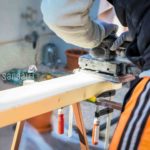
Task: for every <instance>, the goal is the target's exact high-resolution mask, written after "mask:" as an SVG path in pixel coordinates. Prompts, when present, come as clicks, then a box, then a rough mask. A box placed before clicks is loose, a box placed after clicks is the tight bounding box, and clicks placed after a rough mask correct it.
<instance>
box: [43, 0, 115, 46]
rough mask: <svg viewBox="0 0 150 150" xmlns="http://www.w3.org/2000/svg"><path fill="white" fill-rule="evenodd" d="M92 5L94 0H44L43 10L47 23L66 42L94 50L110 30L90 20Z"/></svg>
mask: <svg viewBox="0 0 150 150" xmlns="http://www.w3.org/2000/svg"><path fill="white" fill-rule="evenodd" d="M92 3H93V0H43V1H42V6H41V9H42V13H43V17H44V21H45V23H46V24H47V25H48V27H49V28H50V29H51V30H53V31H54V32H55V33H56V34H57V35H58V36H59V37H61V38H62V39H63V40H64V41H66V42H68V43H71V44H74V45H77V46H80V47H84V48H94V47H97V46H98V45H99V44H100V43H101V41H102V40H103V39H104V38H105V37H106V32H107V31H108V30H107V31H106V29H105V27H104V26H103V25H102V24H97V23H96V22H94V21H92V20H91V19H90V17H89V9H90V8H91V6H92ZM113 28H114V27H113ZM112 30H113V29H111V30H110V31H112Z"/></svg>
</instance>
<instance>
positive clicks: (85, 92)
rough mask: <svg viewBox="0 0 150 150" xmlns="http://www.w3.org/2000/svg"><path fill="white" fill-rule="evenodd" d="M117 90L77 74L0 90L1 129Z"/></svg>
mask: <svg viewBox="0 0 150 150" xmlns="http://www.w3.org/2000/svg"><path fill="white" fill-rule="evenodd" d="M120 87H121V84H113V83H110V82H105V81H102V80H101V79H100V78H99V77H98V76H91V75H88V74H85V73H76V74H73V75H68V76H65V77H60V78H56V79H52V80H49V81H43V82H39V83H35V84H32V85H27V86H22V87H18V88H14V89H9V90H5V91H0V120H1V121H0V127H4V126H6V125H10V124H13V123H16V122H18V121H22V120H26V119H29V118H31V117H34V116H37V115H40V114H43V113H46V112H49V111H52V110H55V109H58V108H61V107H65V106H68V105H71V104H74V103H77V102H80V101H82V100H85V99H87V98H90V97H92V96H93V95H98V94H99V93H103V92H105V91H108V90H111V89H119V88H120Z"/></svg>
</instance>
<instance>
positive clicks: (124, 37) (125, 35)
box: [110, 31, 133, 51]
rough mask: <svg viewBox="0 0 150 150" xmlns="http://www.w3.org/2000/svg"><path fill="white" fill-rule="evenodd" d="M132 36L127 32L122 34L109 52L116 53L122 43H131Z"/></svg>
mask: <svg viewBox="0 0 150 150" xmlns="http://www.w3.org/2000/svg"><path fill="white" fill-rule="evenodd" d="M132 41H133V36H132V35H131V33H130V32H129V31H127V32H124V33H122V34H121V35H120V36H119V37H118V38H117V40H116V41H115V42H114V43H113V45H112V47H111V48H110V50H112V51H116V50H117V49H118V48H119V47H120V46H121V45H122V44H123V43H124V42H132Z"/></svg>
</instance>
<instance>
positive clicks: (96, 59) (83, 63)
mask: <svg viewBox="0 0 150 150" xmlns="http://www.w3.org/2000/svg"><path fill="white" fill-rule="evenodd" d="M116 39H117V36H116V35H115V34H112V35H110V36H108V37H107V38H106V39H104V40H103V41H102V43H101V44H100V46H98V47H97V48H94V49H92V50H91V51H90V54H88V55H83V56H81V57H80V58H79V62H78V63H79V69H77V70H75V72H85V73H89V74H92V75H98V76H99V77H100V78H102V79H104V80H106V81H111V82H121V83H123V82H128V81H131V80H133V79H135V76H136V75H138V74H139V72H140V71H139V69H138V68H137V67H136V66H134V65H133V64H132V62H130V61H129V60H128V59H127V57H126V56H125V51H126V49H127V47H128V46H129V44H130V43H129V42H125V43H124V44H123V45H121V46H120V47H119V48H118V49H117V50H116V51H111V50H110V47H111V46H112V44H113V43H114V41H115V40H116Z"/></svg>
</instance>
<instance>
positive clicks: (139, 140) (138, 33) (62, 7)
mask: <svg viewBox="0 0 150 150" xmlns="http://www.w3.org/2000/svg"><path fill="white" fill-rule="evenodd" d="M108 1H109V2H110V3H111V4H112V5H114V7H115V11H116V13H117V16H118V18H119V20H120V22H121V23H122V25H124V26H127V27H128V28H129V32H125V33H123V34H122V35H121V36H120V37H119V38H118V39H117V40H116V41H115V42H114V44H113V46H112V47H111V50H116V49H117V48H118V47H119V46H120V45H121V44H122V43H123V42H124V41H126V40H127V41H131V42H132V43H131V45H130V46H129V47H128V49H127V52H126V54H127V56H128V58H129V59H130V60H131V61H132V62H133V63H135V64H136V65H138V66H140V68H141V70H142V73H141V74H140V79H139V80H137V81H136V82H135V84H134V85H133V86H132V87H131V89H130V90H129V92H128V94H127V95H126V97H125V101H124V106H123V111H122V114H121V116H120V120H119V122H118V125H117V128H116V130H115V133H114V136H113V138H112V142H111V144H110V148H109V149H110V150H137V149H139V150H149V149H150V82H149V81H150V34H149V31H150V21H149V20H150V1H149V0H108ZM92 2H93V0H55V1H53V0H43V3H42V12H43V15H44V20H45V22H46V23H47V25H48V26H49V27H50V28H51V29H52V30H53V31H54V32H55V33H56V34H57V35H58V36H60V37H61V38H63V39H64V40H65V41H67V42H69V43H72V44H75V45H78V46H81V47H85V48H95V47H97V46H98V45H99V44H100V43H101V41H102V40H103V39H104V38H105V37H107V36H108V35H109V34H110V33H111V32H112V31H116V29H117V27H116V26H115V25H113V24H106V23H103V22H101V21H98V20H97V21H92V20H91V19H90V18H89V17H88V13H89V8H90V7H91V5H92Z"/></svg>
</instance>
